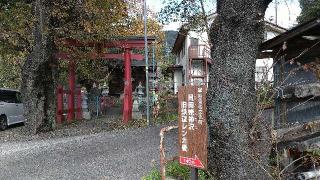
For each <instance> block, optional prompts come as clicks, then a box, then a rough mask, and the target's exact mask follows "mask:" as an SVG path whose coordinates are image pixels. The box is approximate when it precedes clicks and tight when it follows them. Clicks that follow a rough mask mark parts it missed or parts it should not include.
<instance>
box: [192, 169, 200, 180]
mask: <svg viewBox="0 0 320 180" xmlns="http://www.w3.org/2000/svg"><path fill="white" fill-rule="evenodd" d="M191 180H198V169H197V168H191Z"/></svg>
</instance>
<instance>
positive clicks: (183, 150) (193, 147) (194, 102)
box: [178, 85, 208, 169]
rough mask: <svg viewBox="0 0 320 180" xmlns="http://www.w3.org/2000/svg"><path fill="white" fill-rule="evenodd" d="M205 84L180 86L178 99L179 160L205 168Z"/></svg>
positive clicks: (182, 162)
mask: <svg viewBox="0 0 320 180" xmlns="http://www.w3.org/2000/svg"><path fill="white" fill-rule="evenodd" d="M206 91H207V89H206V86H205V85H203V86H191V85H188V86H181V87H179V91H178V100H179V161H180V164H183V165H187V166H191V167H195V168H199V169H206V167H207V141H208V140H207V139H208V133H207V132H208V130H207V121H206Z"/></svg>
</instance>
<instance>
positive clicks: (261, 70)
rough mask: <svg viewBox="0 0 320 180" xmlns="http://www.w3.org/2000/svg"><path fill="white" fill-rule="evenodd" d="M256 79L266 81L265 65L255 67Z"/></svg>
mask: <svg viewBox="0 0 320 180" xmlns="http://www.w3.org/2000/svg"><path fill="white" fill-rule="evenodd" d="M256 81H257V82H262V81H268V69H267V67H266V66H258V67H256Z"/></svg>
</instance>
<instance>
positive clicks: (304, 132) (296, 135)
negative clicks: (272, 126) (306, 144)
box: [272, 120, 320, 143]
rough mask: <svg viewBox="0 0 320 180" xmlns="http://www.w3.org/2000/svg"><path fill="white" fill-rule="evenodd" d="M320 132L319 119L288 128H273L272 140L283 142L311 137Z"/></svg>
mask: <svg viewBox="0 0 320 180" xmlns="http://www.w3.org/2000/svg"><path fill="white" fill-rule="evenodd" d="M318 133H320V120H316V121H312V122H308V123H304V124H300V125H297V126H294V127H290V128H282V129H277V130H273V132H272V134H273V138H274V142H277V143H284V142H291V141H296V140H300V139H305V138H308V137H312V136H314V135H316V134H318Z"/></svg>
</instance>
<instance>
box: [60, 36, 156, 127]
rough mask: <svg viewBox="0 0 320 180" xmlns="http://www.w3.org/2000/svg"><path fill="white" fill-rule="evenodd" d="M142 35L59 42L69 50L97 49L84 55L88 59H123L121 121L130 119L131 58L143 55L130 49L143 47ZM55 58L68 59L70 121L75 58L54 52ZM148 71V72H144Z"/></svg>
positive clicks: (72, 114)
mask: <svg viewBox="0 0 320 180" xmlns="http://www.w3.org/2000/svg"><path fill="white" fill-rule="evenodd" d="M153 42H155V38H154V37H148V38H147V43H148V44H151V43H153ZM144 43H145V41H144V37H127V38H118V39H116V40H112V41H102V42H81V41H79V40H76V39H61V40H60V41H59V44H60V45H61V46H64V47H68V48H69V49H70V50H71V51H72V50H73V49H72V48H77V47H94V48H96V50H97V51H95V52H90V53H88V54H86V55H85V57H87V58H88V59H122V60H124V91H123V93H124V99H123V122H124V123H126V124H127V123H128V122H129V120H131V119H132V81H131V60H132V59H135V60H139V61H142V60H143V59H144V56H143V55H141V54H134V53H132V52H131V50H132V49H139V50H141V49H143V48H144V46H145V44H144ZM104 48H118V49H122V50H123V53H122V54H113V53H102V52H99V51H102V49H104ZM56 58H57V59H66V60H69V69H68V71H69V78H68V79H69V91H70V93H69V98H68V109H69V110H68V116H67V119H68V120H69V121H72V120H73V119H74V99H75V60H74V58H75V57H74V53H73V52H58V53H56ZM146 73H148V72H146Z"/></svg>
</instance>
